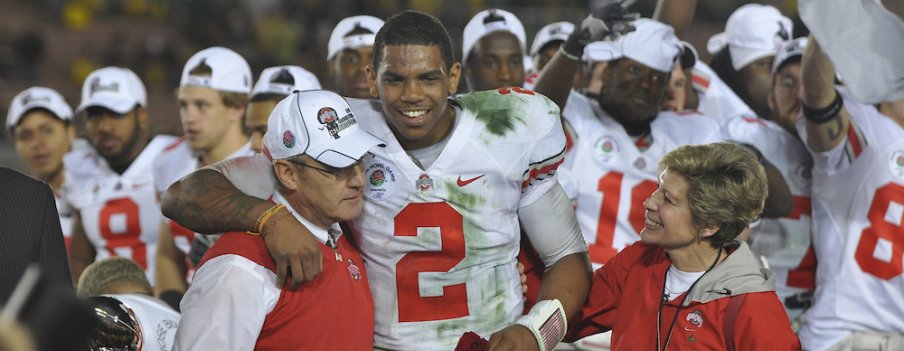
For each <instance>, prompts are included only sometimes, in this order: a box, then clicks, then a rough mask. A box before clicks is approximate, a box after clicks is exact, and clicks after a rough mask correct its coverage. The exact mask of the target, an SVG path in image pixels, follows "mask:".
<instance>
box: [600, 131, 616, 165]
mask: <svg viewBox="0 0 904 351" xmlns="http://www.w3.org/2000/svg"><path fill="white" fill-rule="evenodd" d="M620 152H621V147H619V145H618V142H616V141H615V139H614V138H612V137H611V136H609V135H603V136H601V137H599V139H596V142H594V143H593V159H595V160H596V161H597V162H599V163H601V164H607V163H609V162H612V160H614V159H615V158H617V157H618V154H619V153H620Z"/></svg>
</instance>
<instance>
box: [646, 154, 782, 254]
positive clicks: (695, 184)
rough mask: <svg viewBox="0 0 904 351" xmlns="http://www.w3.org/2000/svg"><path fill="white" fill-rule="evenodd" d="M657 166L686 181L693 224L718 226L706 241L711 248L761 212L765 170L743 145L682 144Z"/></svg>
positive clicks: (764, 194)
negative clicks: (708, 241) (709, 243)
mask: <svg viewBox="0 0 904 351" xmlns="http://www.w3.org/2000/svg"><path fill="white" fill-rule="evenodd" d="M660 166H661V167H663V169H665V168H668V170H669V171H670V172H675V173H678V174H680V175H681V176H683V177H684V178H685V179H686V180H687V182H688V191H687V200H688V203H689V204H690V208H691V217H692V220H693V222H694V225H696V226H697V227H698V228H701V227H703V226H704V225H718V226H719V230H718V231H717V232H716V233H715V234H714V235H712V236H711V237H709V238H707V240H710V241H711V243H712V244H713V246H714V247H718V246H719V245H721V244H722V243H724V242H726V241H730V240H733V239H734V238H736V237H737V236H738V235H740V234H741V231H743V230H744V229H745V228H747V226H748V225H750V223H751V222H753V221H754V220H756V219H757V218H758V217H759V215H760V214H761V213H762V212H763V206H764V205H765V201H766V194H767V186H768V184H767V183H768V182H767V179H766V171H765V170H764V169H763V165H762V164H760V162H759V161H758V160H757V157H756V155H754V154H753V152H751V151H750V150H747V149H746V148H745V147H743V146H740V145H737V144H733V143H727V142H721V143H712V144H706V145H685V146H681V147H679V148H676V149H675V150H672V151H671V152H669V153H668V154H666V155H665V156H664V157H663V158H662V161H661V162H660Z"/></svg>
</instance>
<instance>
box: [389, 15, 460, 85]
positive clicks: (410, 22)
mask: <svg viewBox="0 0 904 351" xmlns="http://www.w3.org/2000/svg"><path fill="white" fill-rule="evenodd" d="M386 45H428V46H429V45H436V46H438V47H439V52H440V54H442V55H443V62H444V63H445V64H446V67H452V63H454V62H455V58H454V57H453V56H452V39H451V38H450V37H449V32H448V31H446V27H444V26H443V24H442V23H440V22H439V20H438V19H436V17H433V16H431V15H428V14H426V13H423V12H418V11H413V10H408V11H403V12H400V13H398V14H395V15H393V16H392V17H389V19H387V20H386V23H385V24H383V27H382V28H380V30H379V31H378V32H377V36H376V38H375V39H374V57H373V61H372V62H371V63H372V64H373V66H374V70H377V69H378V68H379V67H380V60H382V59H383V49H384V47H386Z"/></svg>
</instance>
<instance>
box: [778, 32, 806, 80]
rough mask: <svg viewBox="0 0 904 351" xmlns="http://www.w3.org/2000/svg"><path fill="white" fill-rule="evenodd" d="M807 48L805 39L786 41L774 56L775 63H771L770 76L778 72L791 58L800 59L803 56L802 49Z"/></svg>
mask: <svg viewBox="0 0 904 351" xmlns="http://www.w3.org/2000/svg"><path fill="white" fill-rule="evenodd" d="M806 48H807V38H806V37H800V38H797V39H792V40H789V41H787V42H786V43H785V44H784V45H782V47H781V48H779V49H778V52H777V53H776V54H775V61H772V74H775V72H778V69H779V68H781V67H782V66H783V65H784V64H785V62H787V61H788V60H790V59H792V58H795V57H797V58H800V57H802V56H803V55H804V49H806Z"/></svg>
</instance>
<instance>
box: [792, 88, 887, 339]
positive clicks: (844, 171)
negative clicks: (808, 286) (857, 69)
mask: <svg viewBox="0 0 904 351" xmlns="http://www.w3.org/2000/svg"><path fill="white" fill-rule="evenodd" d="M839 90H841V89H839ZM842 95H843V97H844V107H845V108H846V109H847V111H848V113H849V114H850V117H851V128H850V131H849V132H848V134H847V138H846V140H845V141H844V142H842V143H840V144H839V145H838V147H836V148H834V149H833V150H830V151H827V152H822V153H816V154H813V158H814V167H813V189H812V204H813V220H814V221H813V247H814V249H815V250H816V257H817V258H818V259H819V264H818V266H817V270H816V296H815V303H814V305H813V307H812V308H810V310H809V311H807V314H806V316H805V317H806V319H805V323H804V325H803V327H802V329H801V331H800V341H801V344H802V346H803V347H804V349H808V350H825V349H826V348H828V347H830V346H832V345H834V344H836V343H838V342H839V341H840V340H842V339H843V338H845V337H847V336H848V335H850V332H851V331H864V332H874V333H897V334H902V333H904V274H902V273H904V263H902V261H904V129H902V128H901V126H900V125H898V124H896V123H895V122H894V121H892V120H891V118H888V117H886V116H883V115H881V114H879V112H878V111H876V109H875V108H873V107H872V106H869V105H864V104H860V103H857V102H855V101H854V100H852V99H850V98H849V97H848V96H845V95H844V93H843V92H842ZM803 123H804V119H803V118H801V120H800V121H799V124H798V133H799V134H800V135H801V138H802V139H803V140H807V135H806V129H805V127H804V124H803ZM830 123H831V122H830Z"/></svg>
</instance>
